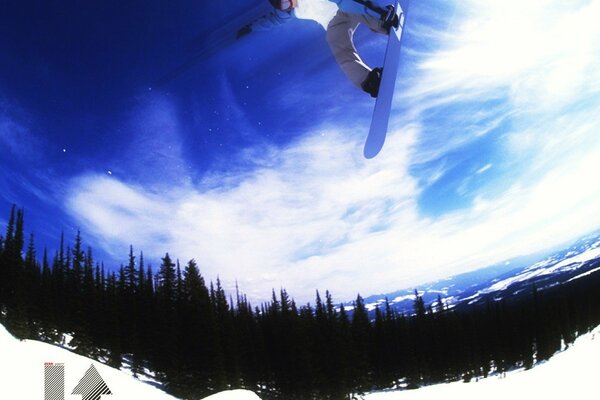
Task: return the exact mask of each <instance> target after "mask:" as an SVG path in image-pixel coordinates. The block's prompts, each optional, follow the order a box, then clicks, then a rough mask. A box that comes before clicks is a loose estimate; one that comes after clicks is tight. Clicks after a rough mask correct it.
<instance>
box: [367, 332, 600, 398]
mask: <svg viewBox="0 0 600 400" xmlns="http://www.w3.org/2000/svg"><path fill="white" fill-rule="evenodd" d="M599 377H600V327H597V328H596V329H595V330H594V331H593V332H591V333H589V334H586V335H583V336H581V337H579V338H578V339H577V340H576V342H575V344H574V345H573V346H571V347H570V348H569V349H567V350H565V351H563V352H561V353H558V354H557V355H555V356H554V357H552V358H551V359H550V360H549V361H547V362H545V363H543V364H540V365H538V366H536V367H534V368H532V369H530V370H527V371H523V370H521V371H514V372H510V373H508V374H506V376H505V377H500V376H492V377H489V378H487V379H481V380H479V381H478V382H475V381H472V382H470V383H463V382H453V383H447V384H439V385H432V386H428V387H424V388H421V389H417V390H407V391H396V392H379V393H372V394H370V395H368V396H366V397H365V400H431V399H460V400H482V399H485V400H490V399H491V400H495V399H498V400H500V399H502V400H507V399H510V400H513V399H514V400H516V399H543V400H553V399H570V398H583V399H585V398H598V396H599V394H600V379H599ZM590 396H591V397H590Z"/></svg>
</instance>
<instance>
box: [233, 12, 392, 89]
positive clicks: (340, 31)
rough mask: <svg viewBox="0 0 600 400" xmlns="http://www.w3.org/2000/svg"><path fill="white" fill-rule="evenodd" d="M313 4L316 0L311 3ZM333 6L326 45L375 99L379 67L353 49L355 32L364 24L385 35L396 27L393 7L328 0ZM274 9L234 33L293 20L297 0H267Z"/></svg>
mask: <svg viewBox="0 0 600 400" xmlns="http://www.w3.org/2000/svg"><path fill="white" fill-rule="evenodd" d="M313 1H316V0H313ZM328 1H331V2H333V3H336V5H337V6H338V11H337V13H336V15H335V16H334V17H333V18H332V20H331V21H329V24H328V25H327V43H328V44H329V47H330V48H331V52H332V53H333V56H334V57H335V60H336V61H337V63H338V64H339V66H340V68H341V69H342V71H343V72H344V73H345V74H346V76H347V77H348V78H349V79H350V81H351V82H352V83H353V84H354V85H355V86H357V87H359V88H361V89H362V90H364V91H365V92H367V93H369V94H370V95H371V96H372V97H377V94H378V93H379V83H380V81H381V73H382V69H381V68H374V69H372V68H370V67H369V66H368V65H366V64H365V63H364V61H363V60H362V59H361V57H360V55H359V54H358V52H357V50H356V47H355V46H354V41H353V37H354V32H355V31H356V28H357V27H358V25H360V24H365V25H366V26H368V27H369V29H371V30H372V31H374V32H377V33H381V34H384V35H387V34H388V33H389V30H390V28H391V27H397V26H398V17H397V15H396V13H395V12H394V6H391V5H387V6H383V5H382V4H380V2H381V1H382V0H328ZM269 2H270V3H271V5H272V6H273V10H272V11H271V12H270V13H268V14H267V15H265V16H263V17H261V18H259V19H257V20H255V21H254V22H252V23H250V24H248V25H246V26H244V27H243V28H241V29H240V30H239V31H238V32H237V37H238V38H240V37H242V36H245V35H247V34H249V33H250V32H253V31H266V30H269V29H271V28H273V27H274V26H277V25H281V24H283V23H286V22H288V21H290V20H291V19H293V18H295V17H296V15H295V12H294V9H295V8H296V7H298V0H269Z"/></svg>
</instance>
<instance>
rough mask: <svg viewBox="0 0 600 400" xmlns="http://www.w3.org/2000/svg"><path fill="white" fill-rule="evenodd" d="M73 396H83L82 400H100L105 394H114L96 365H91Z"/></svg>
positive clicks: (74, 390)
mask: <svg viewBox="0 0 600 400" xmlns="http://www.w3.org/2000/svg"><path fill="white" fill-rule="evenodd" d="M71 394H80V395H82V396H83V398H82V400H100V396H102V395H103V394H112V392H111V391H110V389H109V388H108V386H107V385H106V383H105V382H104V380H103V379H102V377H101V376H100V374H99V373H98V371H97V370H96V368H95V367H94V365H91V366H90V368H89V369H88V370H87V371H86V373H85V375H83V378H81V380H80V381H79V383H78V384H77V386H75V388H74V389H73V393H71Z"/></svg>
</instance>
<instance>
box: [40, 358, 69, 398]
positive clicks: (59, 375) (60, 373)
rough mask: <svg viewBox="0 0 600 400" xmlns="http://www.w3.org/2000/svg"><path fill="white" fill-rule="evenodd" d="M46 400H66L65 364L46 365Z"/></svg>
mask: <svg viewBox="0 0 600 400" xmlns="http://www.w3.org/2000/svg"><path fill="white" fill-rule="evenodd" d="M44 400H65V366H64V364H54V365H44Z"/></svg>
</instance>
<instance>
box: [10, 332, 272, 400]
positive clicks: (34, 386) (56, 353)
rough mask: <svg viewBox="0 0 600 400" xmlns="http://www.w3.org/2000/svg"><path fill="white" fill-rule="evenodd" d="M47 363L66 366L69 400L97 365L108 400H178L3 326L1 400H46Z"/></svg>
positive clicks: (239, 397)
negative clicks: (16, 333) (13, 334)
mask: <svg viewBox="0 0 600 400" xmlns="http://www.w3.org/2000/svg"><path fill="white" fill-rule="evenodd" d="M45 363H54V364H64V369H65V374H64V380H65V397H64V399H65V400H80V399H81V398H82V396H81V395H71V392H72V391H73V389H74V388H75V386H76V385H77V384H78V382H79V381H80V380H81V378H82V377H83V375H84V374H85V372H86V371H87V370H88V369H89V368H90V365H92V364H93V365H94V367H95V368H96V369H97V371H98V373H99V374H100V376H101V377H102V379H103V380H104V381H105V383H106V384H107V385H108V387H109V389H110V390H111V392H112V395H103V396H102V399H104V400H132V399H143V400H169V399H171V400H172V399H175V397H173V396H170V395H168V394H166V393H165V392H163V391H162V390H159V389H158V388H156V387H154V386H152V385H150V384H148V383H144V382H142V381H140V380H138V379H136V378H134V377H132V376H131V375H130V374H128V373H126V372H123V371H119V370H117V369H114V368H111V367H109V366H106V365H104V364H101V363H99V362H96V361H93V360H90V359H89V358H86V357H83V356H80V355H78V354H75V353H72V352H71V351H69V350H67V349H64V348H62V347H59V346H54V345H51V344H48V343H43V342H39V341H35V340H24V341H19V340H18V339H16V338H14V337H13V336H12V335H11V334H10V333H8V331H7V330H6V329H5V328H4V326H2V325H0V399H19V400H21V399H22V400H29V399H32V400H41V399H44V365H45ZM207 399H210V400H260V399H259V397H258V396H257V395H256V394H254V393H253V392H250V391H246V390H233V391H226V392H221V393H217V394H216V395H213V396H209V397H208V398H207Z"/></svg>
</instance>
